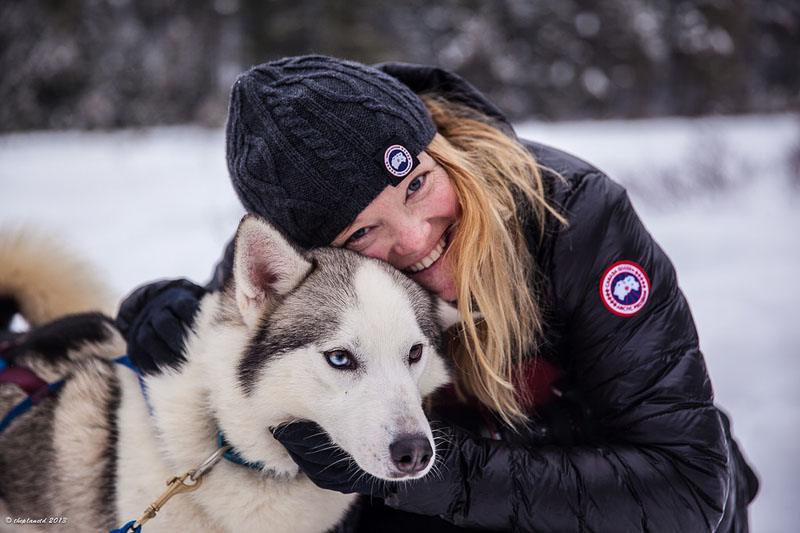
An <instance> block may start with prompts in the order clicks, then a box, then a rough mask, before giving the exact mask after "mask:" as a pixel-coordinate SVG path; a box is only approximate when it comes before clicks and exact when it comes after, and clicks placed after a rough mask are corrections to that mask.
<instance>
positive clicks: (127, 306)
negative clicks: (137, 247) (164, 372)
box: [116, 279, 206, 374]
mask: <svg viewBox="0 0 800 533" xmlns="http://www.w3.org/2000/svg"><path fill="white" fill-rule="evenodd" d="M205 293H206V290H205V289H204V288H203V287H201V286H199V285H196V284H194V283H192V282H191V281H188V280H185V279H175V280H164V281H157V282H154V283H150V284H148V285H144V286H142V287H139V288H138V289H136V290H135V291H134V292H133V293H132V294H131V295H130V296H128V297H127V298H126V299H125V301H123V302H122V305H121V306H120V309H119V313H118V315H117V319H116V324H117V327H118V328H119V330H120V331H121V332H122V334H123V336H124V337H125V340H126V341H127V342H128V356H129V357H130V360H131V362H132V363H133V364H134V366H136V368H138V369H139V370H140V371H141V372H142V373H143V374H154V373H158V372H160V368H162V367H173V366H177V365H179V364H181V363H182V362H184V361H185V360H186V358H185V357H184V355H183V347H184V337H185V335H186V331H187V330H188V329H189V328H191V326H192V323H193V322H194V315H195V313H196V312H197V310H198V309H199V307H200V299H201V298H202V297H203V295H205Z"/></svg>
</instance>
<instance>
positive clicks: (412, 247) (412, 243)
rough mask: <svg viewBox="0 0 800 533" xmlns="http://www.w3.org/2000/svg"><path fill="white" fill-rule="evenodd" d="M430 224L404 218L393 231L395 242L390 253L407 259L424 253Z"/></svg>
mask: <svg viewBox="0 0 800 533" xmlns="http://www.w3.org/2000/svg"><path fill="white" fill-rule="evenodd" d="M430 231H431V229H430V224H428V223H426V222H425V221H422V220H418V219H414V218H412V217H408V218H405V219H404V220H403V221H402V222H401V223H400V224H399V225H398V227H397V230H396V231H395V236H396V238H395V241H394V244H393V246H392V253H393V254H394V255H395V256H396V257H407V256H409V255H417V254H419V253H420V252H424V251H426V250H425V247H426V246H428V244H429V242H428V241H429V240H430V239H429V237H430Z"/></svg>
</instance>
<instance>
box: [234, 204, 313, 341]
mask: <svg viewBox="0 0 800 533" xmlns="http://www.w3.org/2000/svg"><path fill="white" fill-rule="evenodd" d="M311 266H312V265H311V262H310V261H309V260H308V259H306V258H305V257H304V256H303V254H302V253H301V252H300V251H298V250H297V248H295V247H294V246H293V245H292V244H291V243H290V242H289V241H287V240H286V238H285V237H284V236H283V235H281V233H280V232H279V231H278V230H277V229H275V228H274V227H272V226H271V225H270V224H269V223H268V222H267V221H266V220H264V219H262V218H260V217H258V216H256V215H245V216H244V218H242V221H241V222H240V223H239V229H238V230H237V231H236V244H235V251H234V255H233V279H234V285H235V287H236V304H237V306H238V307H239V312H240V313H241V314H242V318H243V319H244V322H245V324H247V326H248V327H249V328H251V329H252V328H254V327H255V326H256V325H257V324H258V322H259V320H260V319H261V317H262V316H263V315H264V313H266V312H267V311H268V310H269V309H271V308H272V306H273V305H274V304H275V302H276V301H277V300H278V299H279V298H280V297H281V296H283V295H285V294H286V293H288V292H289V291H291V290H292V289H294V288H295V287H296V286H297V285H298V284H299V283H300V281H302V279H303V278H304V277H305V276H306V275H307V274H308V271H309V270H310V269H311Z"/></svg>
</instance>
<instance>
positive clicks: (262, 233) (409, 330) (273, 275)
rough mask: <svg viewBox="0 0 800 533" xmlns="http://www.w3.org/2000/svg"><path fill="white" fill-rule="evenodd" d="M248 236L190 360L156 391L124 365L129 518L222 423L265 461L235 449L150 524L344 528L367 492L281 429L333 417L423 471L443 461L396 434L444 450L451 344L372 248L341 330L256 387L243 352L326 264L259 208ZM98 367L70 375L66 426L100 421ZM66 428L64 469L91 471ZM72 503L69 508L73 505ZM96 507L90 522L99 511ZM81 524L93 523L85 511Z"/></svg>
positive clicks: (356, 438)
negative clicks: (316, 466)
mask: <svg viewBox="0 0 800 533" xmlns="http://www.w3.org/2000/svg"><path fill="white" fill-rule="evenodd" d="M236 249H237V253H236V257H235V262H234V289H232V290H233V291H234V293H235V294H234V295H231V294H230V290H231V289H228V290H224V291H222V292H219V293H211V294H208V295H207V296H205V297H204V298H203V300H202V303H201V308H200V311H199V313H198V315H197V317H196V320H195V324H194V327H193V328H192V331H190V332H188V337H187V340H186V357H187V361H186V363H184V364H183V365H182V366H181V367H180V368H179V369H177V370H167V371H165V373H163V374H160V375H155V376H149V377H146V378H145V380H144V382H145V385H146V389H147V400H145V397H144V396H143V394H142V391H141V389H140V384H139V382H138V379H137V376H136V374H135V373H134V372H133V371H132V370H130V369H128V368H126V367H122V366H117V367H114V370H113V373H114V374H116V377H117V378H118V380H119V384H120V397H119V408H118V411H117V413H118V416H117V420H118V421H119V423H118V439H117V450H116V455H117V459H116V476H117V479H116V487H115V490H116V506H117V510H118V513H119V517H120V519H121V523H122V522H126V521H128V520H133V519H135V518H138V517H139V516H140V514H141V513H142V512H143V511H144V509H145V508H146V507H147V506H148V505H149V504H150V503H151V502H152V501H154V500H155V499H156V498H157V497H158V496H159V495H160V493H161V491H163V490H164V489H165V481H166V480H167V479H168V478H169V477H171V476H173V475H180V474H182V473H184V472H186V471H188V470H189V469H191V468H195V467H197V466H198V465H199V464H200V463H201V462H202V461H203V460H204V459H205V458H206V457H208V456H210V455H211V454H212V453H213V452H214V451H215V450H216V449H217V436H218V431H219V430H221V431H222V432H223V433H224V434H225V437H226V439H227V440H228V442H230V443H231V444H233V445H234V446H235V448H236V450H237V452H238V453H239V454H240V456H242V457H243V458H244V459H245V460H248V461H250V462H261V463H263V464H264V465H265V467H264V469H263V470H262V471H257V470H253V469H250V468H247V467H243V466H241V465H237V464H233V463H230V462H228V461H224V460H223V461H221V462H220V463H218V464H217V465H216V466H215V467H214V469H213V470H211V471H210V472H209V473H208V474H207V475H206V476H205V477H204V478H203V481H202V486H201V487H200V488H199V489H198V490H196V491H194V492H191V493H186V494H182V495H179V496H176V497H174V498H172V499H171V500H170V501H169V503H168V504H167V505H166V506H165V507H164V508H163V509H162V511H161V512H159V514H158V516H157V517H156V518H155V519H153V520H151V521H150V522H148V523H147V525H146V526H145V527H146V528H147V531H148V532H157V531H188V530H203V531H236V532H239V531H257V530H258V531H325V530H328V529H330V528H331V527H333V526H334V525H335V524H336V523H337V522H338V521H339V520H340V519H341V518H342V517H343V515H344V513H345V511H346V510H347V508H348V506H349V505H350V503H351V502H352V501H353V499H354V496H353V495H344V494H341V493H338V492H333V491H328V490H323V489H320V488H318V487H317V486H315V485H314V484H313V483H312V482H311V481H310V480H309V479H308V478H307V477H306V476H305V475H303V474H300V473H299V472H298V468H297V465H296V464H295V463H294V461H292V459H291V458H290V456H289V455H288V453H287V451H286V450H285V449H284V447H283V446H282V445H281V444H280V443H279V442H277V441H276V440H275V439H274V438H273V436H272V434H271V432H270V430H269V428H271V427H275V426H278V425H280V424H282V423H285V422H290V421H293V420H296V419H309V420H314V421H315V422H317V423H318V424H320V425H321V426H322V427H323V428H324V429H325V431H326V432H327V433H328V434H329V435H330V437H331V438H332V440H333V441H334V443H336V444H337V445H338V446H340V447H341V448H343V449H344V450H345V451H347V452H348V453H349V454H350V455H351V456H352V457H353V459H354V460H355V462H356V463H357V464H358V465H359V466H360V467H361V468H362V469H364V470H365V471H367V472H368V473H370V474H372V475H374V476H376V477H378V478H381V479H387V480H389V479H392V480H396V479H400V480H403V479H412V478H418V477H421V476H423V475H425V474H427V473H428V471H429V470H430V468H431V466H432V464H433V462H434V461H433V460H431V461H430V463H429V464H428V466H427V467H426V468H425V469H424V470H423V471H421V472H417V473H415V474H407V473H403V472H400V471H399V470H398V469H397V467H396V466H395V465H394V464H393V461H392V459H391V457H390V454H389V446H390V445H391V444H392V442H393V441H394V440H395V439H396V438H398V437H399V436H402V435H408V434H411V435H424V436H425V438H427V439H428V441H429V443H430V445H431V449H434V450H435V445H434V440H433V436H432V434H431V430H430V427H429V425H428V422H427V419H426V418H425V415H424V413H423V411H422V407H421V403H422V398H423V397H424V396H426V395H427V394H430V393H431V392H433V390H435V389H436V388H438V387H440V386H441V385H443V384H444V383H446V382H447V381H448V379H449V378H448V371H447V368H446V366H445V364H444V362H443V359H442V357H441V356H440V354H438V352H437V349H438V346H432V345H431V343H430V342H429V339H428V337H426V335H425V334H424V332H423V331H422V329H421V327H420V324H419V323H418V318H417V317H416V316H415V311H414V308H413V306H412V303H411V301H410V299H409V294H408V292H407V290H405V289H404V288H403V286H401V285H400V284H399V283H398V282H397V280H396V279H395V278H393V276H392V275H390V273H389V272H388V271H387V270H386V269H385V268H382V267H380V266H379V265H377V264H376V263H375V262H373V261H372V260H367V259H363V263H362V264H359V265H358V268H357V271H356V272H355V275H354V277H353V286H352V291H353V293H354V294H355V295H356V298H355V300H354V302H353V305H351V306H349V307H348V308H346V309H344V310H343V312H342V313H341V314H340V316H339V323H338V326H337V327H336V328H335V331H334V332H333V334H330V335H327V336H326V337H325V338H324V340H322V341H320V342H319V343H312V344H306V345H304V346H302V347H300V348H297V349H294V350H293V351H292V352H291V353H286V354H282V355H280V356H277V357H273V358H271V359H269V360H268V361H266V362H265V363H264V364H263V366H261V367H260V369H259V371H258V375H257V378H256V379H255V380H254V386H253V387H252V390H250V391H249V392H248V391H245V390H244V389H243V387H242V384H241V382H240V379H241V377H240V376H239V373H238V372H239V361H240V359H241V356H242V354H243V353H245V351H246V350H247V349H248V346H249V345H250V343H251V342H252V339H253V336H254V333H255V332H256V331H257V329H258V328H259V327H260V325H261V322H262V320H270V311H271V309H272V308H273V306H274V305H275V304H276V303H277V302H279V301H281V300H282V299H284V298H287V297H288V296H287V295H288V294H290V293H291V292H292V291H293V290H295V288H296V287H297V285H298V283H300V282H301V281H302V280H303V279H304V278H305V277H306V276H307V275H308V274H309V272H310V271H311V269H312V263H311V260H310V259H309V258H308V257H307V256H305V255H304V254H301V253H299V252H298V251H296V250H295V249H294V248H293V247H292V246H291V245H290V244H289V243H287V242H286V241H285V239H283V237H281V236H280V234H279V233H278V232H277V231H276V230H274V229H273V228H271V227H270V226H269V225H267V224H266V223H265V222H263V221H262V220H260V219H258V218H256V217H252V216H247V217H245V219H244V220H243V221H242V224H241V225H240V229H239V232H238V234H237V243H236ZM324 304H325V302H317V305H324ZM439 314H440V316H439V319H438V322H439V324H440V325H441V326H442V327H446V326H448V325H450V323H451V322H450V321H454V320H455V319H456V318H457V317H456V316H455V315H454V314H453V313H452V311H451V309H450V308H449V306H446V305H441V306H440V310H439ZM221 317H222V318H221ZM419 343H421V344H423V355H422V359H421V360H420V361H419V362H417V363H414V364H411V363H409V361H408V359H407V354H408V351H409V348H410V347H411V346H413V345H415V344H419ZM332 349H347V350H349V351H350V352H351V353H353V354H354V356H357V357H358V358H359V362H360V366H359V370H358V371H357V372H352V371H342V370H339V369H336V368H333V367H332V366H331V365H329V364H328V363H327V362H326V360H325V358H324V357H323V355H322V354H323V353H324V352H325V351H327V350H332ZM265 355H270V354H265ZM106 369H107V367H106ZM100 370H102V368H100ZM82 372H84V370H81V371H80V372H78V374H81V373H82ZM87 372H89V373H91V371H90V370H87ZM98 372H99V370H98ZM74 379H75V378H73V380H74ZM86 379H88V381H89V383H87V384H84V385H81V384H80V383H79V382H74V383H73V381H70V382H68V383H67V385H65V389H64V393H66V394H67V395H66V396H65V398H66V399H69V404H68V405H66V407H69V406H70V405H76V406H77V407H74V408H73V409H72V410H71V411H69V410H65V411H64V412H63V413H61V414H58V413H57V416H58V417H62V418H60V419H58V420H57V423H58V424H59V425H60V424H62V423H63V424H66V425H71V426H73V427H76V426H81V425H82V424H88V425H91V424H92V423H93V417H95V416H97V413H96V412H95V410H94V408H93V407H91V406H88V407H87V406H85V405H84V406H83V407H81V405H82V404H85V403H86V399H85V398H84V399H83V400H80V399H75V400H74V401H73V400H72V399H70V398H71V396H70V395H74V394H80V390H81V388H82V389H83V390H84V391H88V392H89V393H91V391H92V390H94V389H95V388H97V384H96V382H94V383H95V384H93V383H92V377H91V376H88V377H86ZM101 389H102V387H101ZM101 393H102V390H101ZM55 440H56V442H57V445H56V450H55V454H56V457H57V458H59V459H58V460H59V461H60V462H62V463H63V468H65V469H67V470H70V469H71V470H70V471H71V472H72V473H73V474H74V475H75V476H81V475H82V472H83V470H75V468H74V466H73V465H76V464H77V465H84V466H82V467H81V468H86V469H89V470H91V468H92V465H91V464H84V463H85V462H86V457H85V456H84V452H85V448H86V446H87V444H86V443H83V448H82V447H81V445H80V443H79V442H71V441H70V439H69V438H67V437H61V436H57V438H56V439H55ZM88 446H89V447H91V444H89V445H88ZM97 453H101V451H100V450H93V451H91V453H89V455H88V457H92V456H93V454H97ZM61 487H62V489H63V490H64V491H66V492H67V493H70V492H72V493H75V494H72V496H71V498H72V501H79V500H80V498H81V497H82V496H81V494H78V493H77V492H79V489H78V488H77V487H80V482H79V480H78V481H76V482H75V483H74V484H72V485H70V483H69V482H67V481H65V484H63V485H62V486H61ZM78 508H80V509H84V508H85V509H90V508H91V505H89V504H88V503H87V504H86V505H78ZM64 512H65V513H67V516H69V509H65V510H64ZM73 516H76V517H78V515H73ZM85 519H86V520H87V522H84V524H85V523H89V522H91V520H92V517H86V518H85ZM121 523H120V525H121ZM71 525H74V526H75V527H78V528H80V524H77V523H75V521H73V522H72V524H71Z"/></svg>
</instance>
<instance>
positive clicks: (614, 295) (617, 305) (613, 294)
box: [600, 261, 650, 316]
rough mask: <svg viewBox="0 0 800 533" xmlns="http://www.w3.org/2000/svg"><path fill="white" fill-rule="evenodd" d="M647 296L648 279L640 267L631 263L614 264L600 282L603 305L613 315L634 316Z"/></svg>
mask: <svg viewBox="0 0 800 533" xmlns="http://www.w3.org/2000/svg"><path fill="white" fill-rule="evenodd" d="M649 296H650V279H649V278H648V277H647V274H645V272H644V270H643V269H642V267H640V266H639V265H637V264H636V263H634V262H632V261H619V262H617V263H614V264H613V265H611V266H610V267H608V269H607V270H606V271H605V273H604V274H603V277H602V279H601V281H600V297H601V298H602V300H603V304H604V305H605V306H606V308H607V309H608V310H609V311H611V312H612V313H614V314H615V315H619V316H632V315H635V314H636V313H638V312H639V311H640V310H641V309H642V307H644V304H645V302H647V298H648V297H649Z"/></svg>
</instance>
